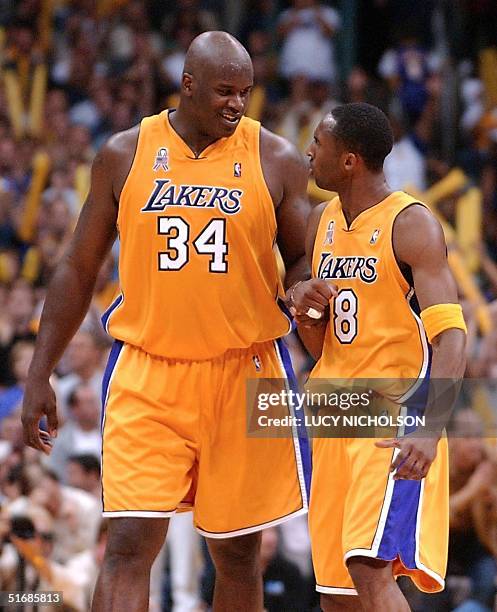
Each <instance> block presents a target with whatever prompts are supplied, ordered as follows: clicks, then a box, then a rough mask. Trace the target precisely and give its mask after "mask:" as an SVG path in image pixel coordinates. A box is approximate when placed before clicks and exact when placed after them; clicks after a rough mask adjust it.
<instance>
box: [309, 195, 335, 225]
mask: <svg viewBox="0 0 497 612" xmlns="http://www.w3.org/2000/svg"><path fill="white" fill-rule="evenodd" d="M329 203H330V202H329V201H326V202H321V203H320V204H318V205H317V206H314V208H313V209H312V211H311V214H310V215H309V225H311V224H314V226H315V228H316V230H317V226H318V225H319V222H320V221H321V217H322V216H323V213H324V211H325V210H326V208H327V207H328V204H329Z"/></svg>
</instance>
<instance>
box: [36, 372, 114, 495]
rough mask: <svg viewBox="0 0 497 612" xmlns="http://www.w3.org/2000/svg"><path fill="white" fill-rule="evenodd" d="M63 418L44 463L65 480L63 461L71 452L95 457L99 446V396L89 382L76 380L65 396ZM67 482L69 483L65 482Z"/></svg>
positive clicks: (100, 444) (65, 470)
mask: <svg viewBox="0 0 497 612" xmlns="http://www.w3.org/2000/svg"><path fill="white" fill-rule="evenodd" d="M68 407H69V410H68V412H67V421H66V423H65V424H64V425H63V426H62V427H61V428H60V430H59V432H58V435H57V438H56V439H55V440H54V444H53V449H52V452H51V454H50V456H49V457H48V458H47V461H46V464H47V465H48V466H49V467H50V469H51V470H52V471H53V472H54V473H55V474H57V476H58V478H59V480H61V481H63V482H67V462H68V461H69V457H71V455H74V454H89V455H92V456H93V457H95V459H97V461H98V458H99V457H100V453H101V450H102V440H101V432H100V396H99V395H97V394H96V393H95V390H94V388H93V387H92V385H91V384H89V383H86V384H84V383H83V384H81V383H80V384H77V385H76V386H75V388H74V389H73V390H72V391H71V393H70V394H69V398H68ZM68 484H70V483H68Z"/></svg>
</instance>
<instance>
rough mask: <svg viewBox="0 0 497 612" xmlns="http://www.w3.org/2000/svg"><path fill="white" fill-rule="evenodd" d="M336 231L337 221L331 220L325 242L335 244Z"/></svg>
mask: <svg viewBox="0 0 497 612" xmlns="http://www.w3.org/2000/svg"><path fill="white" fill-rule="evenodd" d="M334 233H335V222H334V221H330V222H329V223H328V229H327V230H326V237H325V239H324V243H323V244H333V234H334Z"/></svg>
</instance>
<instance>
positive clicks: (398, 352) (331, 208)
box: [311, 191, 429, 379]
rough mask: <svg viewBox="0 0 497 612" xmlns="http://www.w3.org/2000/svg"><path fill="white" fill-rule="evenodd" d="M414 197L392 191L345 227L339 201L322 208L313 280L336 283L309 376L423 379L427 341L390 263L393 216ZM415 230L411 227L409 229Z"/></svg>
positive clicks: (399, 275) (399, 276)
mask: <svg viewBox="0 0 497 612" xmlns="http://www.w3.org/2000/svg"><path fill="white" fill-rule="evenodd" d="M416 202H418V200H416V199H414V198H413V197H411V196H409V195H407V194H406V193H403V192H400V191H396V192H394V193H392V194H390V195H389V196H388V197H386V198H385V199H384V200H382V201H381V202H380V203H379V204H377V205H376V206H373V207H372V208H368V209H367V210H365V211H363V212H362V213H360V214H359V215H358V216H357V217H356V218H355V219H354V221H353V222H352V224H351V226H350V227H347V222H346V220H345V217H344V215H343V212H342V208H341V203H340V200H339V198H338V197H337V198H334V199H333V200H331V201H330V202H329V203H328V205H327V206H326V208H325V209H324V211H323V214H322V216H321V219H320V223H319V226H318V230H317V234H316V240H315V244H314V251H313V262H312V263H313V275H314V276H315V277H317V278H322V279H324V280H327V281H330V283H334V284H336V285H337V286H338V296H337V297H336V298H334V299H333V300H332V302H331V308H330V322H329V324H328V327H327V329H326V336H325V341H324V347H323V353H322V356H321V358H320V360H319V361H318V363H317V364H316V367H315V368H314V370H313V372H312V374H311V376H312V377H313V378H318V377H321V378H385V379H387V378H388V379H398V378H411V379H415V378H422V377H424V376H425V374H426V372H427V368H428V361H429V350H428V341H427V339H426V335H425V332H424V329H423V326H422V323H421V320H420V318H419V317H418V316H417V314H416V313H415V310H413V307H412V305H413V302H414V301H415V296H414V290H413V288H412V287H410V286H409V283H408V282H407V281H406V279H405V278H404V276H403V274H402V272H401V271H400V269H399V267H398V264H397V261H396V259H395V255H394V251H393V245H392V229H393V224H394V221H395V218H396V217H397V215H398V214H399V213H400V212H401V211H402V210H403V209H405V208H406V207H408V206H410V205H412V204H414V203H416ZM413 231H416V228H413Z"/></svg>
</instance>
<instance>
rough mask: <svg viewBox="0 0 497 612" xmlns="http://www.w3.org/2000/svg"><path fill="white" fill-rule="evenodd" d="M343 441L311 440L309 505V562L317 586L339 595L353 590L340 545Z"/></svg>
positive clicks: (345, 487)
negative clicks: (311, 469)
mask: <svg viewBox="0 0 497 612" xmlns="http://www.w3.org/2000/svg"><path fill="white" fill-rule="evenodd" d="M347 444H348V441H347V440H345V439H342V438H327V439H325V438H316V439H314V441H313V453H312V462H313V473H312V487H311V502H310V507H309V531H310V536H311V547H312V562H313V565H314V573H315V576H316V584H317V587H316V588H317V590H318V591H319V592H321V593H326V594H330V595H339V594H340V593H343V591H344V590H345V589H348V591H351V590H353V584H352V580H351V578H350V576H349V574H348V572H347V568H346V566H345V563H344V561H343V547H342V533H343V523H344V513H345V504H346V499H347V495H348V492H349V481H350V466H349V465H348V456H347ZM348 591H347V592H348ZM346 597H350V595H346Z"/></svg>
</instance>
